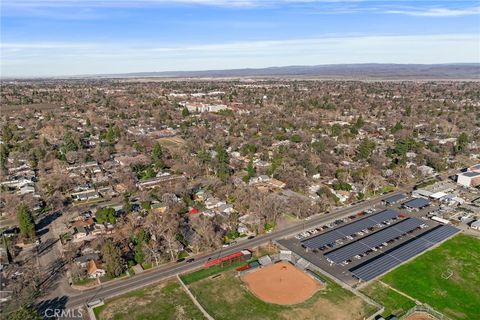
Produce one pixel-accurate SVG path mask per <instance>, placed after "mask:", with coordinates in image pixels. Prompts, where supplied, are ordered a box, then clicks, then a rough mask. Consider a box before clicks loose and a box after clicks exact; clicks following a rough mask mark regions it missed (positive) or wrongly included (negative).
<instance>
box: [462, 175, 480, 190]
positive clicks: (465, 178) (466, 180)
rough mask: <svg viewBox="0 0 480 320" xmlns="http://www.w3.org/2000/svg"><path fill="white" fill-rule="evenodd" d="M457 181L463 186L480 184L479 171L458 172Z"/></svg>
mask: <svg viewBox="0 0 480 320" xmlns="http://www.w3.org/2000/svg"><path fill="white" fill-rule="evenodd" d="M457 183H458V184H460V185H462V186H465V187H476V186H478V185H480V172H474V171H467V172H462V173H459V174H458V176H457Z"/></svg>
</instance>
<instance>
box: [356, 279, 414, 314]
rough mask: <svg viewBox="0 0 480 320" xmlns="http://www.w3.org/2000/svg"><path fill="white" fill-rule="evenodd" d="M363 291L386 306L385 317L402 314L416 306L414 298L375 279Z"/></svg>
mask: <svg viewBox="0 0 480 320" xmlns="http://www.w3.org/2000/svg"><path fill="white" fill-rule="evenodd" d="M361 291H362V292H363V293H365V294H366V295H367V296H369V297H370V298H372V299H373V300H375V301H377V302H378V303H380V304H381V305H383V306H384V307H385V311H384V312H383V314H382V315H383V316H384V317H385V318H386V317H388V316H390V315H392V314H394V315H396V316H402V315H403V314H405V313H406V312H407V311H408V310H410V309H411V308H413V307H414V306H415V302H414V301H413V300H411V299H409V298H407V297H405V296H403V295H401V294H399V293H397V292H395V291H394V290H392V289H390V288H388V287H387V286H385V285H383V284H382V283H381V282H379V281H375V282H374V283H372V284H370V285H368V286H367V287H365V288H363V289H362V290H361Z"/></svg>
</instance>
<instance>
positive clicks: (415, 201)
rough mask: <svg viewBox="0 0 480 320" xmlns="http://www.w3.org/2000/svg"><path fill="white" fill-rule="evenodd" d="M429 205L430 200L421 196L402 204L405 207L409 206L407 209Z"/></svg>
mask: <svg viewBox="0 0 480 320" xmlns="http://www.w3.org/2000/svg"><path fill="white" fill-rule="evenodd" d="M429 205H430V200H427V199H423V198H416V199H413V200H410V201H408V202H405V203H404V204H403V206H404V207H405V208H409V209H422V208H425V207H426V206H429Z"/></svg>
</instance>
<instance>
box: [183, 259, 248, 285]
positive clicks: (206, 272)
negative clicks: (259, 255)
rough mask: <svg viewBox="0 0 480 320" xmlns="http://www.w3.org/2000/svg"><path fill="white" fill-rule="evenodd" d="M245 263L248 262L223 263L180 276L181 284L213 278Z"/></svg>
mask: <svg viewBox="0 0 480 320" xmlns="http://www.w3.org/2000/svg"><path fill="white" fill-rule="evenodd" d="M247 263H248V262H247V261H245V260H237V261H234V262H225V263H223V264H219V265H216V266H212V267H210V268H207V269H201V270H198V271H195V272H192V273H189V274H185V275H182V276H181V277H180V278H182V281H183V283H185V284H187V285H188V284H190V283H192V282H195V281H198V280H202V279H205V278H208V277H210V276H213V275H215V274H217V273H221V272H223V271H227V270H231V269H234V268H238V267H241V266H244V265H246V264H247Z"/></svg>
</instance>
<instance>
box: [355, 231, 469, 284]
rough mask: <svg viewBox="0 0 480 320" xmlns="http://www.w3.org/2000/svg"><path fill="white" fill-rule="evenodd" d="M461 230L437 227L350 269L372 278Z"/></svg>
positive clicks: (369, 278) (357, 273)
mask: <svg viewBox="0 0 480 320" xmlns="http://www.w3.org/2000/svg"><path fill="white" fill-rule="evenodd" d="M459 231H460V230H459V229H457V228H455V227H452V226H449V225H442V226H438V227H435V228H433V229H431V230H429V231H427V232H425V233H423V234H421V235H419V236H418V237H416V238H414V239H412V240H410V241H408V242H405V243H403V244H401V245H399V246H397V247H395V248H393V249H391V250H389V251H387V252H385V253H383V254H381V255H379V256H378V257H375V258H372V259H370V260H368V261H366V262H364V263H362V264H360V265H358V266H356V267H353V268H351V269H350V270H349V271H350V272H351V273H352V274H353V275H354V276H355V277H357V278H358V279H361V280H363V281H369V280H372V279H374V278H376V277H378V276H380V275H382V274H384V273H385V272H387V271H389V270H390V269H392V268H394V267H395V266H397V265H399V264H401V263H403V262H405V261H407V260H409V259H411V258H413V257H415V256H416V255H418V254H420V253H422V252H423V251H425V250H427V249H428V248H430V247H432V246H434V245H435V244H437V243H439V242H442V241H443V240H445V239H448V238H449V237H451V236H453V235H454V234H456V233H457V232H459Z"/></svg>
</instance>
